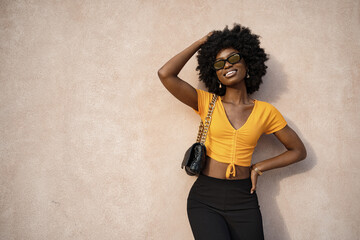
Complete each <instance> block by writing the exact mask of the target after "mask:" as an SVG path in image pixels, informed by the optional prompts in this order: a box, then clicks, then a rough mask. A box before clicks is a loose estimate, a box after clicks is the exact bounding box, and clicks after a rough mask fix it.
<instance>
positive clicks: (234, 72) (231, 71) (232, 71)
mask: <svg viewBox="0 0 360 240" xmlns="http://www.w3.org/2000/svg"><path fill="white" fill-rule="evenodd" d="M236 72H237V70H229V71H227V72H226V73H225V74H224V76H225V77H226V78H230V77H232V76H234V75H235V74H236Z"/></svg>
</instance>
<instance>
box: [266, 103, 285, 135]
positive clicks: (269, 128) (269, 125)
mask: <svg viewBox="0 0 360 240" xmlns="http://www.w3.org/2000/svg"><path fill="white" fill-rule="evenodd" d="M268 107H269V115H268V116H267V119H266V123H265V126H266V128H265V133H266V134H271V133H274V132H277V131H279V130H281V129H283V128H284V127H285V126H286V125H287V122H286V120H285V119H284V117H283V116H282V115H281V113H280V112H279V110H277V109H276V108H275V107H274V106H273V105H271V104H269V105H268Z"/></svg>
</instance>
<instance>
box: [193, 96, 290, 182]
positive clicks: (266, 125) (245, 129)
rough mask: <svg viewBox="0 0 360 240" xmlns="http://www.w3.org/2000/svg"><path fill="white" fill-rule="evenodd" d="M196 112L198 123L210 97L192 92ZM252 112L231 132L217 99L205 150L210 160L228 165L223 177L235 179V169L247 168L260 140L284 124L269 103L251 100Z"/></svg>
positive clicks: (280, 116)
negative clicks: (195, 99)
mask: <svg viewBox="0 0 360 240" xmlns="http://www.w3.org/2000/svg"><path fill="white" fill-rule="evenodd" d="M196 91H197V95H198V111H195V112H196V113H197V114H199V115H200V117H201V119H202V121H203V122H204V119H205V117H206V115H207V112H208V107H209V103H210V101H211V99H212V95H213V94H212V93H209V92H206V91H203V90H201V89H196ZM254 104H255V105H254V108H253V110H252V112H251V114H250V116H249V117H248V119H247V120H246V122H245V123H244V125H243V126H241V127H240V128H239V129H235V128H234V127H233V126H232V125H231V123H230V121H229V119H228V118H227V115H226V112H225V108H224V106H223V104H222V101H221V97H218V100H217V101H216V104H215V109H214V111H213V114H212V120H211V124H210V128H209V131H208V135H207V138H206V142H205V146H206V153H207V155H208V156H209V157H211V158H212V159H214V160H216V161H218V162H222V163H229V165H228V167H227V170H226V177H227V178H229V177H230V175H232V176H234V177H235V176H236V172H235V165H239V166H246V167H249V166H251V158H252V154H253V152H254V149H255V146H256V144H257V141H258V139H259V138H260V136H261V135H262V134H263V133H265V134H270V133H274V132H276V131H279V130H281V129H282V128H284V127H285V126H286V124H287V122H286V121H285V119H284V117H283V116H282V115H281V113H280V112H279V111H278V110H277V109H276V108H275V107H274V106H273V105H271V104H270V103H267V102H264V101H259V100H255V102H254Z"/></svg>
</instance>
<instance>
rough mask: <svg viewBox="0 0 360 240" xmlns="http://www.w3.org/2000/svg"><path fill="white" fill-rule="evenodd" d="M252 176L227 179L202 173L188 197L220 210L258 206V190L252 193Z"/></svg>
mask: <svg viewBox="0 0 360 240" xmlns="http://www.w3.org/2000/svg"><path fill="white" fill-rule="evenodd" d="M251 187H252V183H251V178H250V177H249V178H246V179H235V180H227V179H220V178H214V177H209V176H207V175H203V174H200V175H199V176H198V178H197V179H196V181H195V182H194V184H193V186H192V187H191V189H190V193H189V196H188V199H192V200H197V201H199V202H202V203H204V204H207V205H209V206H212V207H214V208H217V209H220V210H235V209H248V208H258V207H259V204H258V199H257V195H256V191H255V192H254V193H253V194H251V193H250V189H251Z"/></svg>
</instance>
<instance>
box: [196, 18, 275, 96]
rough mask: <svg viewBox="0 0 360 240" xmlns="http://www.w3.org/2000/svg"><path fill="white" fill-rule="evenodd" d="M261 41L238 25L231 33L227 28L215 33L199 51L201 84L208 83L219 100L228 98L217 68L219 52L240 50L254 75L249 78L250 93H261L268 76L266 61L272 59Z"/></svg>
mask: <svg viewBox="0 0 360 240" xmlns="http://www.w3.org/2000/svg"><path fill="white" fill-rule="evenodd" d="M259 37H260V36H258V35H256V34H252V33H251V30H250V29H249V28H247V27H244V26H241V25H240V24H236V23H234V27H233V29H231V30H229V28H228V26H226V27H225V28H224V30H223V31H214V32H213V34H212V35H211V36H210V37H209V38H208V39H207V41H206V42H205V43H204V44H203V45H202V46H201V47H200V49H199V51H198V55H197V60H198V66H197V67H196V70H197V71H199V78H200V81H203V82H204V83H205V86H206V87H207V88H208V90H209V92H212V93H215V94H217V95H219V96H223V95H225V92H226V86H224V85H223V86H222V88H219V80H218V78H217V76H216V71H215V69H214V68H213V64H214V62H215V60H216V55H217V54H218V53H219V51H221V50H223V49H226V48H234V49H236V50H238V51H239V52H240V53H241V55H242V57H243V58H244V60H245V63H246V65H247V68H248V69H249V75H250V78H245V84H246V90H247V93H248V94H251V93H253V92H255V91H257V90H259V86H260V84H261V83H262V76H264V75H265V74H266V69H267V66H266V65H265V61H267V60H268V59H269V58H268V56H267V54H266V53H265V51H264V49H263V48H261V47H260V41H259Z"/></svg>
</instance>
